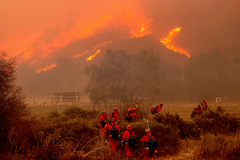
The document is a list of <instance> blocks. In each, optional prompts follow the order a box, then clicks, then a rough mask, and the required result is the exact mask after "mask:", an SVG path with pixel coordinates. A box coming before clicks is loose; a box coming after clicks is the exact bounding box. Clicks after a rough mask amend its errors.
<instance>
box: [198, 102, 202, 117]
mask: <svg viewBox="0 0 240 160" xmlns="http://www.w3.org/2000/svg"><path fill="white" fill-rule="evenodd" d="M197 109H198V115H201V114H202V112H203V109H202V107H201V104H200V103H198V106H197Z"/></svg>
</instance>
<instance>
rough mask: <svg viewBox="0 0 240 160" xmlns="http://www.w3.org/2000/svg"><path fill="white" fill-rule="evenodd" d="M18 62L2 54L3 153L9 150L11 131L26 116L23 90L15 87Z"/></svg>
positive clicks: (0, 121) (0, 138) (0, 119)
mask: <svg viewBox="0 0 240 160" xmlns="http://www.w3.org/2000/svg"><path fill="white" fill-rule="evenodd" d="M15 71H16V61H15V59H14V58H9V57H7V55H6V54H5V52H4V51H1V52H0V84H1V85H0V147H1V151H4V150H7V149H9V146H11V143H10V141H9V139H8V137H9V134H10V132H11V129H12V128H13V127H14V126H15V125H17V124H18V122H19V120H20V118H21V117H22V116H24V115H25V114H26V112H25V108H26V104H25V95H24V94H23V93H22V88H21V87H19V86H16V85H15V80H16V74H15Z"/></svg>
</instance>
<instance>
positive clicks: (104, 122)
mask: <svg viewBox="0 0 240 160" xmlns="http://www.w3.org/2000/svg"><path fill="white" fill-rule="evenodd" d="M100 124H101V126H102V127H104V126H105V124H107V119H106V118H105V117H104V118H103V120H102V121H101V123H100Z"/></svg>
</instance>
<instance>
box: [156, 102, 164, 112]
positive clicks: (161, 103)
mask: <svg viewBox="0 0 240 160" xmlns="http://www.w3.org/2000/svg"><path fill="white" fill-rule="evenodd" d="M162 107H163V102H160V103H159V106H157V107H156V109H155V111H156V113H160V112H161V110H162Z"/></svg>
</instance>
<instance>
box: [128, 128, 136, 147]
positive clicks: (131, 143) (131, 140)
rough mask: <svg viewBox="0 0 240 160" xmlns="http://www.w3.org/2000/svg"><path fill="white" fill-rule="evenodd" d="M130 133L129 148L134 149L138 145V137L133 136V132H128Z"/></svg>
mask: <svg viewBox="0 0 240 160" xmlns="http://www.w3.org/2000/svg"><path fill="white" fill-rule="evenodd" d="M128 132H129V140H128V146H129V148H132V147H134V146H135V144H136V143H137V140H136V137H135V136H133V135H132V131H128Z"/></svg>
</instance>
